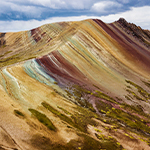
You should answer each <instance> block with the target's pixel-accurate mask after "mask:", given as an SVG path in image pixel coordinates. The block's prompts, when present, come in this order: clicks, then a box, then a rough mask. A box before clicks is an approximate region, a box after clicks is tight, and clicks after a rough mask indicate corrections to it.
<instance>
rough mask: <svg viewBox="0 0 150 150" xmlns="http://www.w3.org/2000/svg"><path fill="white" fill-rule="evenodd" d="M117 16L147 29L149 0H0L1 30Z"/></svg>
mask: <svg viewBox="0 0 150 150" xmlns="http://www.w3.org/2000/svg"><path fill="white" fill-rule="evenodd" d="M120 17H124V18H125V19H126V20H127V21H129V22H133V23H135V24H137V25H139V26H141V27H142V28H144V29H150V0H0V32H8V31H21V30H29V29H32V28H35V27H37V26H40V25H42V24H45V23H52V22H58V21H74V20H83V19H88V18H98V19H101V20H103V21H104V22H108V23H109V22H113V21H116V20H118V19H119V18H120Z"/></svg>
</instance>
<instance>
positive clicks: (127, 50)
mask: <svg viewBox="0 0 150 150" xmlns="http://www.w3.org/2000/svg"><path fill="white" fill-rule="evenodd" d="M133 33H134V35H136V36H134V35H133ZM144 41H146V42H144ZM149 43H150V38H149V31H146V30H142V29H141V28H140V27H137V26H136V25H133V24H130V23H128V22H126V21H125V20H124V19H120V20H119V21H117V22H114V23H111V24H105V23H104V22H102V21H101V20H97V19H93V20H84V21H80V22H62V23H54V24H47V25H44V26H41V27H39V28H36V29H33V30H31V31H24V32H17V33H5V34H4V33H1V34H0V95H1V96H0V116H1V117H0V149H4V150H5V149H18V150H31V149H34V150H51V149H52V150H55V149H69V150H70V149H83V150H87V149H90V150H91V149H94V150H98V149H107V150H110V149H113V150H117V149H135V150H138V149H139V150H142V149H146V150H148V149H150V138H149V137H150V76H149V74H150V65H149V64H150V49H149V46H148V45H149Z"/></svg>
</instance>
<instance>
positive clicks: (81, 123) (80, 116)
mask: <svg viewBox="0 0 150 150" xmlns="http://www.w3.org/2000/svg"><path fill="white" fill-rule="evenodd" d="M42 105H43V106H44V107H45V108H46V109H48V110H49V111H50V112H52V113H53V114H55V115H56V116H57V117H59V118H60V119H61V120H63V121H65V122H67V123H68V124H70V125H71V126H73V127H75V128H77V129H79V130H80V131H83V132H87V125H88V124H91V125H97V123H96V122H95V121H94V120H93V119H92V117H93V118H95V116H97V115H95V113H92V112H91V111H89V110H87V109H86V110H85V109H84V108H82V107H79V106H78V112H79V113H77V112H76V113H75V115H71V117H68V116H66V115H64V114H62V113H60V112H59V111H58V110H56V109H54V108H53V107H52V106H50V105H49V104H48V103H46V102H42Z"/></svg>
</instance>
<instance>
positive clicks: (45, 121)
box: [29, 109, 56, 131]
mask: <svg viewBox="0 0 150 150" xmlns="http://www.w3.org/2000/svg"><path fill="white" fill-rule="evenodd" d="M29 111H30V112H31V113H32V115H33V116H35V117H36V118H37V119H38V120H39V122H41V123H42V124H43V125H45V126H46V127H47V128H48V129H50V130H53V131H56V127H55V126H54V125H53V123H52V122H51V121H50V119H49V118H48V117H47V116H46V115H45V114H42V113H40V112H39V111H37V110H35V109H29Z"/></svg>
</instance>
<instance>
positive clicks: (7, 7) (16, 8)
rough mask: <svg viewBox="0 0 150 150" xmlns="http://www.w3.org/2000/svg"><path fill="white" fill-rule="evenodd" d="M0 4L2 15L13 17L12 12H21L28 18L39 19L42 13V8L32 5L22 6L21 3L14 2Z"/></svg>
mask: <svg viewBox="0 0 150 150" xmlns="http://www.w3.org/2000/svg"><path fill="white" fill-rule="evenodd" d="M15 2H16V1H15ZM0 3H1V5H0V14H2V13H3V14H10V15H11V12H20V13H25V14H26V15H27V16H30V17H35V18H38V17H40V15H41V13H42V8H39V7H36V6H32V5H21V4H20V3H14V0H13V1H12V2H11V1H3V0H2V1H1V2H0Z"/></svg>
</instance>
